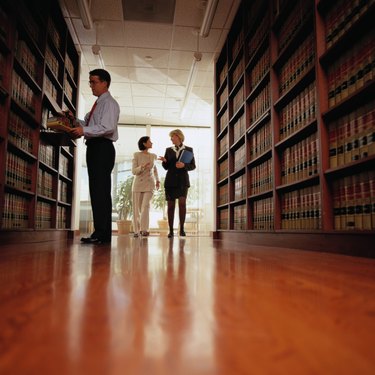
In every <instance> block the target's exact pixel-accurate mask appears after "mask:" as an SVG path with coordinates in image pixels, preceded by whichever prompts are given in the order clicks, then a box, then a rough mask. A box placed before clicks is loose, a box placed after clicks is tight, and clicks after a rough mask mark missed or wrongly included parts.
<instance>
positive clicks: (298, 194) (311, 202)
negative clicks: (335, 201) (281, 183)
mask: <svg viewBox="0 0 375 375" xmlns="http://www.w3.org/2000/svg"><path fill="white" fill-rule="evenodd" d="M281 228H282V229H308V230H315V229H321V197H320V187H319V186H318V185H315V186H311V187H307V188H303V189H299V190H294V191H291V192H288V193H285V194H283V195H282V197H281Z"/></svg>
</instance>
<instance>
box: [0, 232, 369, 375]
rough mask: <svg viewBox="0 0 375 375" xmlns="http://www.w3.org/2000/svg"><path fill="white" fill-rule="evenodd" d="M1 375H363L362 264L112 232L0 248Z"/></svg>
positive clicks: (365, 290)
mask: <svg viewBox="0 0 375 375" xmlns="http://www.w3.org/2000/svg"><path fill="white" fill-rule="evenodd" d="M0 281H1V289H0V374H1V375H8V374H9V375H19V374H22V375H34V374H38V375H60V374H63V375H86V374H87V375H97V374H98V375H117V374H119V375H120V374H121V375H124V374H126V375H159V374H160V375H170V374H171V375H185V374H186V375H203V374H204V375H222V374H223V375H237V374H239V375H240V374H241V375H242V374H255V375H257V374H261V375H263V374H267V375H268V374H319V375H321V374H324V375H325V374H329V375H331V374H340V375H342V374H355V375H364V374H375V260H374V259H365V258H354V257H349V256H344V255H337V254H336V255H334V254H328V253H317V252H308V251H301V250H290V249H282V248H267V247H260V246H251V244H239V243H225V244H224V243H223V242H220V241H218V240H213V239H212V238H210V237H187V238H185V239H179V238H178V237H176V238H174V239H173V240H169V239H168V238H166V237H157V236H155V237H153V236H151V237H149V238H147V239H142V238H138V239H136V238H132V237H129V236H119V237H117V236H114V237H113V242H112V244H111V245H100V246H98V245H97V246H94V245H81V244H80V243H79V241H78V239H77V240H75V241H72V242H66V243H65V242H44V243H34V244H27V245H23V246H20V245H7V246H4V245H3V246H0Z"/></svg>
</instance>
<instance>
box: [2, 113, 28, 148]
mask: <svg viewBox="0 0 375 375" xmlns="http://www.w3.org/2000/svg"><path fill="white" fill-rule="evenodd" d="M33 131H34V130H33V129H32V128H30V126H29V125H28V124H27V122H26V121H24V120H23V119H22V118H21V117H20V116H18V115H17V114H16V113H15V112H13V111H10V112H9V125H8V140H9V141H10V142H12V143H13V144H14V145H15V146H17V147H18V148H20V149H22V150H24V151H26V152H29V153H32V152H33V147H34V146H33V140H32V139H33Z"/></svg>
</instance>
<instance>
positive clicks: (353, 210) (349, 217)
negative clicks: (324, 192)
mask: <svg viewBox="0 0 375 375" xmlns="http://www.w3.org/2000/svg"><path fill="white" fill-rule="evenodd" d="M332 191H333V192H332V195H333V204H334V207H333V213H334V223H335V229H337V230H373V229H375V171H368V172H362V173H358V174H355V175H352V176H347V177H344V178H340V179H338V180H335V181H334V183H333V188H332Z"/></svg>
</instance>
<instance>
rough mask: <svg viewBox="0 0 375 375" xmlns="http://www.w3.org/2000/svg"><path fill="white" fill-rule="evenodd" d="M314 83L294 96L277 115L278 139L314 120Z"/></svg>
mask: <svg viewBox="0 0 375 375" xmlns="http://www.w3.org/2000/svg"><path fill="white" fill-rule="evenodd" d="M315 86H316V85H315V81H314V82H312V83H311V84H309V85H308V86H307V87H306V88H304V89H303V90H302V91H301V92H300V93H299V94H297V95H296V96H295V98H293V99H292V100H291V101H290V102H289V103H288V104H287V105H285V107H283V108H282V110H281V111H280V113H279V119H280V128H279V129H280V130H279V133H280V139H281V140H282V139H284V138H286V137H288V136H289V135H291V134H293V133H295V132H296V131H297V130H299V129H301V128H302V127H304V126H305V125H307V124H309V123H310V122H311V121H313V120H315V118H316V88H315Z"/></svg>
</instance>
